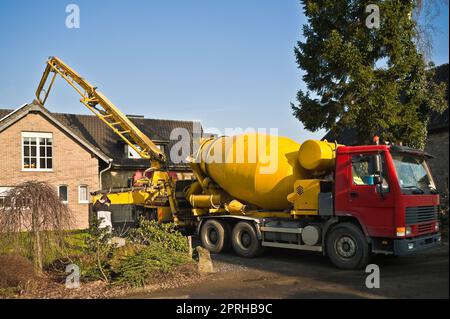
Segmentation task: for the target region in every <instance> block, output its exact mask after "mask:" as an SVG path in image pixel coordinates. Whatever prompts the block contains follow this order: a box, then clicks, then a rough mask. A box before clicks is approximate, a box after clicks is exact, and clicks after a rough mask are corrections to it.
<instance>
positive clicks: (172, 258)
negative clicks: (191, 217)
mask: <svg viewBox="0 0 450 319" xmlns="http://www.w3.org/2000/svg"><path fill="white" fill-rule="evenodd" d="M189 260H190V259H189V257H188V255H187V254H186V253H185V252H181V251H177V250H174V249H167V248H165V247H164V246H163V245H162V243H156V242H152V243H150V244H149V245H148V246H146V247H143V248H141V249H139V250H138V251H136V252H135V254H132V255H129V256H127V257H126V258H124V259H123V260H122V261H121V262H120V263H119V264H118V265H117V267H116V268H115V269H113V281H114V282H115V283H116V284H125V285H129V286H133V287H142V286H145V285H146V284H147V283H148V282H149V280H150V279H151V278H152V276H154V275H156V274H161V273H163V274H167V273H171V272H172V271H174V270H175V269H176V267H177V266H179V265H181V264H185V263H188V262H189Z"/></svg>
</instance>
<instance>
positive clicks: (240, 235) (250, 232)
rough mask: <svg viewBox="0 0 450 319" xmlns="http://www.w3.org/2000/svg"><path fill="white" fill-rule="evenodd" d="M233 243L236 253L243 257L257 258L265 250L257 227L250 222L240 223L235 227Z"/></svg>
mask: <svg viewBox="0 0 450 319" xmlns="http://www.w3.org/2000/svg"><path fill="white" fill-rule="evenodd" d="M231 243H232V245H233V249H234V251H235V253H236V254H237V255H239V256H241V257H246V258H252V257H256V256H258V255H260V254H261V253H262V252H263V250H264V247H262V246H261V241H260V240H259V239H258V235H257V233H256V229H255V227H254V226H253V225H252V224H251V223H249V222H239V223H237V224H236V225H235V226H234V228H233V233H232V235H231Z"/></svg>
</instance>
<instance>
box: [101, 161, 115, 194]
mask: <svg viewBox="0 0 450 319" xmlns="http://www.w3.org/2000/svg"><path fill="white" fill-rule="evenodd" d="M112 164H113V160H112V158H110V159H109V164H108V167H107V168H105V169H103V170H101V171H100V174H99V178H98V185H99V186H100V190H103V185H102V184H103V183H102V176H103V174H104V173H106V172H107V171H109V170H110V169H111V167H112Z"/></svg>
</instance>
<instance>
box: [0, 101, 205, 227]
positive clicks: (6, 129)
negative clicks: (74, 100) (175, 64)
mask: <svg viewBox="0 0 450 319" xmlns="http://www.w3.org/2000/svg"><path fill="white" fill-rule="evenodd" d="M130 118H131V119H132V121H133V122H134V123H135V124H136V125H137V126H138V127H139V129H141V130H142V131H143V132H144V133H145V134H147V135H148V136H149V137H150V138H151V139H152V140H153V141H154V142H155V143H156V144H157V145H158V146H159V147H160V148H162V149H164V151H165V152H166V154H167V155H168V152H170V149H171V147H172V146H173V145H174V143H175V142H177V141H174V140H171V139H170V137H171V136H170V134H171V132H172V130H173V129H174V128H180V127H181V128H184V129H185V130H186V131H187V132H188V133H189V134H190V137H192V139H193V137H194V130H195V127H196V125H197V126H198V127H200V131H201V126H200V124H199V123H198V122H192V121H171V120H153V119H145V118H143V117H141V116H139V117H130ZM192 143H193V141H192ZM0 145H1V146H2V147H1V148H0V158H1V159H2V160H1V162H0V197H1V196H2V193H5V192H6V191H7V190H8V189H9V188H10V187H14V185H17V184H19V183H20V182H22V181H26V180H40V181H46V182H49V183H50V184H51V185H54V186H55V188H56V189H57V191H58V193H59V196H60V198H61V200H62V201H64V202H66V203H67V205H68V206H69V208H70V209H71V211H72V213H73V215H74V217H75V221H76V222H75V225H74V227H73V228H75V229H83V228H87V227H88V224H89V220H88V219H89V217H88V216H89V193H90V192H93V191H96V190H99V189H111V188H122V187H127V186H130V177H131V176H132V175H133V174H134V173H135V172H136V171H138V170H141V171H143V170H145V169H146V168H148V161H147V160H145V159H142V158H140V157H139V155H137V154H135V153H134V152H132V149H131V148H128V146H127V145H126V144H124V143H123V142H122V141H121V140H120V138H119V137H117V136H116V135H115V134H114V132H112V131H111V130H110V129H109V128H108V127H107V126H106V125H104V124H103V123H102V122H101V121H100V120H99V119H98V118H97V117H95V116H94V115H92V116H90V115H77V114H62V113H51V112H49V111H48V110H47V109H45V108H42V107H40V106H38V105H35V104H25V105H23V106H22V107H20V108H18V109H16V110H2V109H0ZM190 146H192V145H190ZM168 157H170V156H168ZM168 168H169V171H171V172H173V173H174V174H176V176H177V177H178V178H180V179H184V178H190V177H191V176H192V174H191V173H190V170H189V167H188V164H186V163H172V162H170V161H169V164H168Z"/></svg>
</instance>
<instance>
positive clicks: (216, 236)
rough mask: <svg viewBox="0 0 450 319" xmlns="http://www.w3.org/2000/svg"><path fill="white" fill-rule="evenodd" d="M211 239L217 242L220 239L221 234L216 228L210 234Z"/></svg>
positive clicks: (212, 241) (214, 242)
mask: <svg viewBox="0 0 450 319" xmlns="http://www.w3.org/2000/svg"><path fill="white" fill-rule="evenodd" d="M208 237H209V240H210V241H211V243H213V244H216V243H217V240H218V239H219V234H218V233H217V231H216V230H215V229H211V230H210V231H209V234H208Z"/></svg>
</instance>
